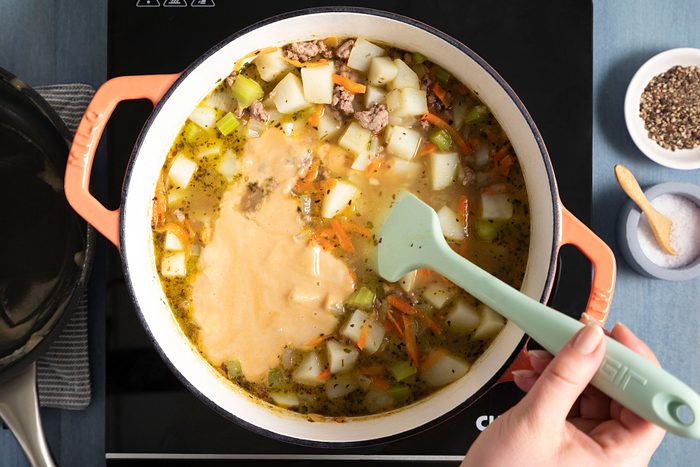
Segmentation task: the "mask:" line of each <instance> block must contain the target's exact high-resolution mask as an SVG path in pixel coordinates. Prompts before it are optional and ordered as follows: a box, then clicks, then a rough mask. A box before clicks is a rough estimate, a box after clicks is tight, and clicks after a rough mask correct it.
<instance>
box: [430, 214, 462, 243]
mask: <svg viewBox="0 0 700 467" xmlns="http://www.w3.org/2000/svg"><path fill="white" fill-rule="evenodd" d="M437 215H438V219H439V220H440V228H441V229H442V234H443V235H444V236H445V238H447V239H448V240H454V241H458V242H459V241H462V240H464V224H462V222H461V221H460V219H459V217H458V216H457V213H456V212H454V211H453V210H452V209H450V208H449V207H447V206H443V207H442V208H441V209H440V210H439V211H438V212H437Z"/></svg>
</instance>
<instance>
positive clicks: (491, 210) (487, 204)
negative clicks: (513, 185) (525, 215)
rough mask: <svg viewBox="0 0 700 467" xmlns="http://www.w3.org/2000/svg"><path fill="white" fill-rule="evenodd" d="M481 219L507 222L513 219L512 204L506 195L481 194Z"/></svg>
mask: <svg viewBox="0 0 700 467" xmlns="http://www.w3.org/2000/svg"><path fill="white" fill-rule="evenodd" d="M481 217H483V218H484V219H501V220H507V219H510V218H511V217H513V203H511V202H510V198H509V195H508V193H492V194H490V193H483V194H482V195H481Z"/></svg>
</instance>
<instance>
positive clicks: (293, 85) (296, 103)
mask: <svg viewBox="0 0 700 467" xmlns="http://www.w3.org/2000/svg"><path fill="white" fill-rule="evenodd" d="M272 92H273V93H274V97H273V98H272V100H273V102H274V103H275V107H277V110H278V111H279V112H280V113H283V114H293V113H295V112H298V111H300V110H303V109H305V108H307V107H309V106H310V105H311V104H310V103H309V102H307V101H306V99H304V88H303V87H302V85H301V80H300V79H299V77H298V76H296V75H295V74H294V73H287V75H286V76H285V77H284V78H282V79H281V80H280V82H279V83H277V86H275V89H273V90H272Z"/></svg>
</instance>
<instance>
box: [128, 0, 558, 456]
mask: <svg viewBox="0 0 700 467" xmlns="http://www.w3.org/2000/svg"><path fill="white" fill-rule="evenodd" d="M327 13H341V14H342V13H349V14H359V15H369V16H377V17H380V18H385V19H390V20H395V21H399V22H403V23H406V24H408V25H410V26H413V27H416V28H418V29H421V30H423V31H424V32H426V33H429V34H432V35H435V36H437V37H438V38H440V39H442V40H444V41H445V42H447V43H448V44H450V45H452V46H453V47H455V48H456V49H458V50H459V51H460V52H462V53H463V54H465V55H466V56H468V57H469V58H471V59H472V60H474V61H475V62H476V63H477V64H478V65H479V66H480V67H481V68H483V69H484V71H486V72H487V73H488V74H489V75H490V76H491V77H492V78H493V79H494V80H495V81H496V82H497V83H498V84H499V85H500V86H501V88H502V89H503V90H504V91H505V92H506V94H507V95H508V96H509V97H510V99H511V100H512V101H513V103H514V104H515V106H516V107H517V109H518V111H519V112H520V113H521V115H522V117H523V118H524V119H525V121H526V122H527V125H528V127H529V128H530V131H531V132H532V134H533V137H534V138H535V142H536V143H537V146H538V148H539V152H540V155H541V156H542V162H543V165H544V167H545V172H546V174H547V181H548V183H549V190H550V197H551V200H552V212H553V223H552V224H553V225H552V229H553V236H552V238H553V241H552V246H551V256H550V257H551V260H550V263H549V268H548V270H547V273H546V280H545V286H544V289H543V291H542V295H541V297H540V302H543V303H544V302H545V301H546V300H547V298H548V297H549V295H550V293H551V290H552V286H553V282H554V277H555V270H556V264H557V257H558V254H557V253H558V250H559V246H560V242H561V222H562V211H561V209H562V207H561V203H560V200H559V191H558V187H557V182H556V178H555V176H554V169H553V167H552V163H551V160H550V158H549V152H548V151H547V148H546V146H545V144H544V140H543V139H542V135H541V134H540V132H539V130H538V128H537V125H536V124H535V122H534V120H533V118H532V116H531V115H530V113H529V112H528V111H527V109H526V108H525V105H524V104H523V102H522V101H521V100H520V98H519V97H518V95H517V94H516V93H515V91H514V90H513V89H512V88H511V87H510V85H509V84H508V83H507V82H506V81H505V79H503V77H501V76H500V75H499V74H498V72H497V71H496V70H495V69H494V68H493V67H491V65H489V64H488V63H487V62H486V61H485V60H484V59H483V58H481V57H480V56H479V55H478V54H477V53H476V52H474V51H473V50H472V49H470V48H469V47H467V46H466V45H465V44H463V43H461V42H460V41H458V40H457V39H455V38H453V37H452V36H450V35H449V34H447V33H445V32H443V31H441V30H439V29H437V28H435V27H433V26H430V25H428V24H426V23H423V22H421V21H418V20H416V19H413V18H410V17H407V16H403V15H400V14H397V13H393V12H389V11H384V10H378V9H373V8H366V7H354V6H348V7H314V8H304V9H299V10H294V11H290V12H286V13H281V14H279V15H275V16H271V17H268V18H265V19H263V20H261V21H258V22H256V23H254V24H252V25H250V26H247V27H245V28H243V29H240V30H238V31H236V32H234V33H233V34H231V35H229V36H228V37H226V38H225V39H223V40H222V41H220V42H219V43H217V44H216V45H214V46H213V47H211V48H210V49H209V50H207V51H206V52H204V53H203V54H202V55H200V56H199V57H198V58H197V59H195V60H194V61H193V62H192V63H190V64H189V65H188V66H187V68H185V70H183V72H182V73H181V74H180V76H179V77H178V78H177V79H176V80H175V81H174V82H173V84H172V85H171V86H170V88H169V89H168V90H167V91H166V92H165V94H164V95H163V97H162V98H161V99H160V101H159V102H158V103H156V104H155V106H154V108H153V111H152V112H151V114H150V115H149V116H148V118H147V120H146V122H145V123H144V125H143V127H142V129H141V132H140V133H139V136H138V138H137V139H136V142H135V143H134V147H133V149H132V152H131V155H130V158H129V162H128V164H127V167H126V173H125V176H124V182H123V185H122V192H121V205H120V210H119V240H120V244H121V248H120V256H121V260H122V265H123V269H124V272H125V277H126V278H127V280H126V283H127V289H128V291H129V296H130V298H131V301H132V302H133V303H134V306H135V308H136V310H137V311H138V313H137V315H138V318H139V321H140V322H141V324H142V326H143V327H144V329H145V330H146V333H147V335H148V337H149V339H150V340H151V342H152V343H153V344H154V347H155V348H156V350H157V352H158V354H159V355H160V356H161V358H162V359H163V361H164V362H165V363H166V365H167V367H168V368H169V369H170V371H172V372H173V373H174V374H175V375H176V376H177V378H178V379H179V380H180V382H181V383H183V385H184V386H185V387H187V389H188V390H189V391H190V392H192V393H193V394H195V395H196V396H197V398H198V399H199V400H200V401H202V402H204V403H205V405H207V406H208V407H209V408H211V409H213V410H214V411H215V412H217V413H218V414H220V415H222V416H223V417H225V418H227V419H229V420H232V421H235V422H236V423H238V424H239V425H241V426H243V427H245V428H246V429H248V430H251V431H253V432H254V433H257V434H261V435H264V436H267V437H269V438H273V439H275V440H278V441H284V442H287V443H291V444H296V445H302V446H309V447H322V448H337V449H341V448H351V447H352V448H356V447H366V446H375V445H378V444H385V443H389V442H391V441H395V440H398V439H403V438H407V437H409V436H413V435H416V434H418V433H421V432H423V431H426V430H428V429H430V428H432V427H434V426H437V425H439V424H441V423H443V422H445V421H446V420H448V419H450V418H452V417H454V416H455V415H457V414H459V413H460V412H462V411H463V410H464V409H466V408H467V407H469V406H470V405H472V404H473V403H474V402H475V401H476V400H478V399H479V398H480V397H481V396H483V395H484V394H485V393H486V392H487V391H488V390H490V389H491V388H492V387H493V386H494V384H495V383H496V381H497V380H498V379H499V378H500V377H501V376H502V375H503V373H504V372H505V371H506V369H507V368H509V367H510V365H511V364H512V363H513V362H514V361H515V358H516V357H517V355H518V353H519V352H520V351H521V349H522V348H523V346H524V345H525V343H526V342H527V340H528V339H529V337H528V336H527V334H524V335H523V337H522V339H521V340H520V342H519V343H518V345H517V346H516V347H515V348H514V349H513V351H512V353H511V354H510V356H509V357H508V358H507V359H506V360H505V363H504V364H503V365H502V366H501V367H500V368H499V369H498V370H497V371H496V372H495V373H494V374H493V376H492V377H491V378H490V379H488V380H487V382H486V383H484V384H483V385H482V386H481V388H479V389H478V390H477V391H476V392H474V394H472V395H471V396H470V397H469V398H467V399H466V400H464V401H463V402H462V403H460V404H458V405H456V406H455V407H454V408H452V409H451V410H449V411H447V412H446V413H444V414H443V415H441V416H439V417H437V418H434V419H432V420H430V421H429V422H427V423H424V424H423V425H420V426H417V427H415V428H412V429H409V430H406V431H401V432H399V433H396V434H393V435H389V436H384V437H381V438H373V439H366V440H360V441H344V442H343V441H340V442H337V441H318V440H309V439H302V438H296V437H293V436H288V435H283V434H280V433H277V432H274V431H271V430H268V429H264V428H261V427H258V426H256V425H253V424H252V423H250V422H248V421H246V420H243V419H242V418H240V417H238V416H236V414H235V413H232V412H229V411H227V410H225V409H224V408H223V407H221V406H219V405H218V404H217V403H216V402H214V401H213V400H211V399H210V398H209V397H207V396H206V395H205V394H204V393H203V392H201V391H200V390H199V389H198V388H197V386H196V385H194V384H193V383H191V382H190V381H189V380H188V379H187V378H186V377H185V376H184V375H183V374H182V373H181V372H180V371H179V370H178V368H177V367H176V366H175V364H174V363H173V362H172V361H171V359H170V358H169V357H168V355H167V354H166V353H165V352H164V350H163V349H162V347H161V345H160V343H159V342H158V341H157V340H156V338H155V337H154V334H153V332H152V331H151V329H150V328H149V326H148V323H147V321H146V319H145V317H144V313H143V311H142V310H141V306H140V305H139V302H138V301H137V300H136V295H135V292H134V288H133V284H132V281H131V274H130V272H129V263H128V261H127V255H126V251H127V248H126V247H125V244H126V235H125V222H124V220H125V218H126V214H127V213H126V209H125V206H126V203H125V200H126V197H127V194H128V191H129V186H130V184H131V181H132V174H133V168H134V163H135V156H136V155H137V154H138V153H139V150H140V148H141V145H142V144H143V141H144V139H145V135H146V134H147V133H148V131H149V129H150V127H151V125H152V124H153V122H154V120H155V119H156V118H157V117H158V115H159V113H160V112H161V110H162V108H163V105H164V103H165V102H166V101H167V100H168V99H169V98H170V96H171V95H172V94H173V93H174V92H175V90H176V89H177V88H178V86H179V85H180V84H181V83H182V82H183V81H184V80H185V79H186V78H187V76H188V75H189V74H190V73H191V72H192V71H193V70H194V69H196V68H197V67H198V66H199V65H200V64H201V63H203V62H204V61H205V60H207V59H208V58H209V57H210V56H211V55H213V54H214V53H216V52H217V51H219V50H220V49H221V48H223V47H224V46H226V45H227V44H228V43H230V42H231V41H233V40H235V39H238V38H239V37H242V36H244V35H246V34H248V33H250V32H252V31H254V30H256V29H258V28H260V27H262V26H266V25H269V24H271V23H275V22H278V21H282V20H286V19H290V18H295V17H299V16H310V15H316V14H327Z"/></svg>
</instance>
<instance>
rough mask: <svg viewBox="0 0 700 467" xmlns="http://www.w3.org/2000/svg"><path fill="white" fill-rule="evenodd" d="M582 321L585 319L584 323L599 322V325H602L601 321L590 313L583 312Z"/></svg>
mask: <svg viewBox="0 0 700 467" xmlns="http://www.w3.org/2000/svg"><path fill="white" fill-rule="evenodd" d="M581 321H583V324H597V325H600V323H599V322H598V321H597V320H595V319H593V318H591V315H589V314H588V313H583V314H581Z"/></svg>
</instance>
